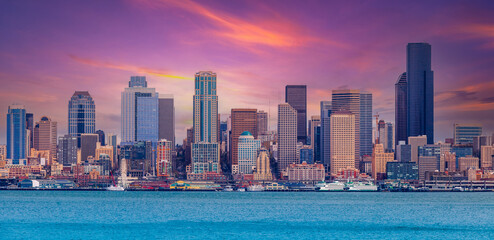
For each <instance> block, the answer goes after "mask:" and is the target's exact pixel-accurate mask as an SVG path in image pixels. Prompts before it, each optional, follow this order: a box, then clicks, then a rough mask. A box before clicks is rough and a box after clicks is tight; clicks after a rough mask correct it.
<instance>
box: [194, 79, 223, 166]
mask: <svg viewBox="0 0 494 240" xmlns="http://www.w3.org/2000/svg"><path fill="white" fill-rule="evenodd" d="M194 83H195V84H194V86H195V93H194V97H193V99H194V144H192V169H193V172H194V173H203V172H217V173H219V172H220V167H219V160H220V153H219V151H220V149H219V145H218V143H217V141H218V139H217V138H218V126H217V125H218V96H217V95H216V73H213V72H211V71H201V72H198V73H196V74H195V82H194Z"/></svg>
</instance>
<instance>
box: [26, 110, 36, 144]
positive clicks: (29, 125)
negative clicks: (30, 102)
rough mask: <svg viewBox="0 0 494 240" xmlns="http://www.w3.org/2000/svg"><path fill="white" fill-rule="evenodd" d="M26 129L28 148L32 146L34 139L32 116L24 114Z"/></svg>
mask: <svg viewBox="0 0 494 240" xmlns="http://www.w3.org/2000/svg"><path fill="white" fill-rule="evenodd" d="M26 129H28V130H29V133H30V134H29V136H27V137H29V146H31V147H32V146H34V142H33V138H34V136H33V135H34V114H32V113H26Z"/></svg>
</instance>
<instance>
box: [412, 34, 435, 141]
mask: <svg viewBox="0 0 494 240" xmlns="http://www.w3.org/2000/svg"><path fill="white" fill-rule="evenodd" d="M406 76H407V100H408V101H407V126H408V127H407V135H408V136H420V135H427V143H428V144H433V143H434V75H433V71H432V70H431V45H430V44H428V43H409V44H408V46H407V74H406Z"/></svg>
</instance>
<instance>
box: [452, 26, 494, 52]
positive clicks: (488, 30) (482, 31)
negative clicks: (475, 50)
mask: <svg viewBox="0 0 494 240" xmlns="http://www.w3.org/2000/svg"><path fill="white" fill-rule="evenodd" d="M459 29H460V31H461V32H463V33H467V34H469V36H468V38H473V39H483V40H485V41H486V42H485V43H484V44H483V45H482V47H483V48H486V49H494V24H477V23H476V24H469V25H462V26H460V28H459Z"/></svg>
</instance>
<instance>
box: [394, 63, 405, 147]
mask: <svg viewBox="0 0 494 240" xmlns="http://www.w3.org/2000/svg"><path fill="white" fill-rule="evenodd" d="M395 125H396V126H395V143H394V144H395V145H398V143H399V142H400V141H405V142H407V141H408V135H407V73H406V72H404V73H402V74H401V75H400V76H399V77H398V81H396V84H395Z"/></svg>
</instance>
